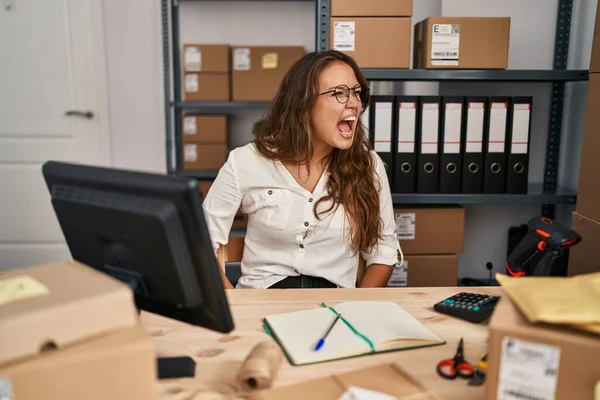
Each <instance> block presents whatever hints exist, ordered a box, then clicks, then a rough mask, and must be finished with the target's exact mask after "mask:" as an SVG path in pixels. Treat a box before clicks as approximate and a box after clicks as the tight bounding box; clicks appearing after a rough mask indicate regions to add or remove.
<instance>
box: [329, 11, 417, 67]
mask: <svg viewBox="0 0 600 400" xmlns="http://www.w3.org/2000/svg"><path fill="white" fill-rule="evenodd" d="M329 23H330V25H329V26H330V27H331V29H330V31H329V43H330V48H331V49H333V50H338V51H341V52H343V53H345V54H347V55H349V56H350V57H352V58H353V59H354V61H356V63H357V64H358V66H359V67H361V68H409V67H410V35H411V29H410V27H411V22H410V18H397V17H390V18H387V17H336V18H331V19H330V22H329Z"/></svg>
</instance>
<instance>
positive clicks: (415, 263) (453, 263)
mask: <svg viewBox="0 0 600 400" xmlns="http://www.w3.org/2000/svg"><path fill="white" fill-rule="evenodd" d="M457 282H458V256H457V255H456V254H444V255H407V256H404V263H403V264H402V265H401V266H399V267H397V268H394V270H393V272H392V276H391V278H390V280H389V282H388V286H395V287H403V286H409V287H448V286H456V285H457Z"/></svg>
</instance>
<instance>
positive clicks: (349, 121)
mask: <svg viewBox="0 0 600 400" xmlns="http://www.w3.org/2000/svg"><path fill="white" fill-rule="evenodd" d="M355 124H356V115H351V116H349V117H346V118H344V119H342V120H341V121H340V122H338V124H337V128H338V130H339V131H340V133H341V134H342V136H344V137H345V138H350V137H352V132H353V131H354V125H355Z"/></svg>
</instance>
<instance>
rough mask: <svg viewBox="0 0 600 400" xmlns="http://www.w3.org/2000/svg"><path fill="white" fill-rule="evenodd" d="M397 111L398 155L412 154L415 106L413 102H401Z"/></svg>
mask: <svg viewBox="0 0 600 400" xmlns="http://www.w3.org/2000/svg"><path fill="white" fill-rule="evenodd" d="M398 111H399V121H398V153H414V152H415V126H416V123H417V105H416V104H415V103H414V102H403V103H400V109H399V110H398Z"/></svg>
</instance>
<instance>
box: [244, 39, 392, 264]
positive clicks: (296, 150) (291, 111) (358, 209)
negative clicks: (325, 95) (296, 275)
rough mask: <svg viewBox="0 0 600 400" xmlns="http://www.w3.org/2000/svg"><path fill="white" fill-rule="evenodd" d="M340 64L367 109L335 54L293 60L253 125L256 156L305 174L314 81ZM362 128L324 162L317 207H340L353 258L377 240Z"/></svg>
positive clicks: (374, 195) (378, 224)
mask: <svg viewBox="0 0 600 400" xmlns="http://www.w3.org/2000/svg"><path fill="white" fill-rule="evenodd" d="M336 62H342V63H345V64H347V65H348V66H350V67H351V68H352V69H353V70H354V74H355V75H356V78H357V79H358V82H359V84H360V85H361V87H362V90H361V102H362V105H363V112H364V110H365V109H366V108H367V107H368V106H369V103H370V100H371V99H370V95H369V93H368V92H369V91H368V88H369V86H368V82H367V80H366V78H365V76H364V74H363V73H362V71H361V69H360V68H359V67H358V65H357V64H356V62H355V61H354V60H353V59H352V58H351V57H349V56H347V55H345V54H344V53H341V52H338V51H333V50H330V51H323V52H312V53H309V54H306V55H305V56H304V57H302V58H301V59H300V60H298V61H297V62H296V63H295V64H294V65H293V66H292V67H291V68H290V70H289V71H288V72H287V74H286V75H285V77H284V78H283V80H282V82H281V85H280V87H279V90H278V91H277V93H276V95H275V98H274V99H273V101H272V103H271V106H270V108H269V110H268V112H267V114H266V116H265V118H264V119H263V120H261V121H259V122H258V123H256V124H255V125H254V130H253V133H254V135H255V136H256V139H255V140H254V143H255V146H256V149H257V151H258V152H259V153H260V154H261V155H263V156H265V157H267V158H269V159H275V160H279V161H293V162H300V163H306V165H307V166H308V167H309V171H310V160H311V159H312V157H313V131H312V127H311V123H310V112H311V110H312V108H313V107H314V105H315V103H316V102H317V98H318V95H319V78H320V76H321V73H322V72H323V71H324V70H325V69H326V68H327V67H328V66H330V65H331V64H333V63H336ZM370 150H371V146H370V143H369V140H368V139H367V137H366V135H365V133H364V127H363V126H362V124H357V126H356V131H355V133H354V139H353V143H352V146H351V147H350V148H349V149H348V150H340V149H334V150H333V151H332V152H331V153H330V154H329V156H328V160H327V162H328V166H329V172H330V176H329V182H328V185H327V189H328V195H327V196H325V197H323V198H321V199H320V200H319V201H318V202H317V203H316V204H315V207H314V213H315V215H316V216H317V218H319V215H317V208H318V207H317V206H318V204H319V203H320V202H321V201H329V200H333V204H332V206H331V207H329V209H327V210H324V211H323V212H329V211H331V210H332V208H333V207H334V206H337V205H338V204H343V205H344V208H345V210H346V217H347V218H348V220H349V222H350V240H351V246H352V249H353V250H354V252H359V251H366V252H369V251H370V250H371V249H372V248H373V247H375V246H376V244H377V242H378V240H379V239H380V238H381V236H382V221H381V218H380V216H379V195H378V193H379V190H380V189H381V188H380V185H379V181H378V180H377V178H376V175H375V159H374V158H373V157H372V155H371V154H370Z"/></svg>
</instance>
